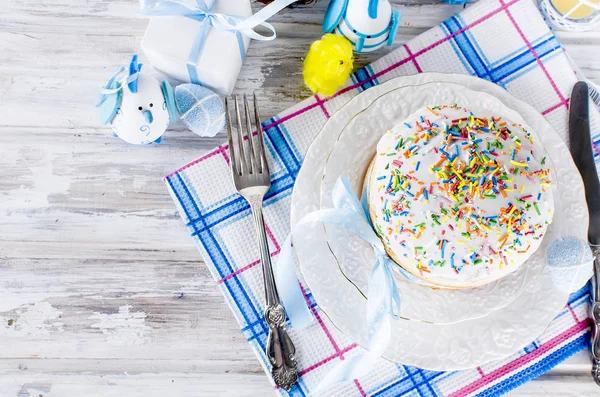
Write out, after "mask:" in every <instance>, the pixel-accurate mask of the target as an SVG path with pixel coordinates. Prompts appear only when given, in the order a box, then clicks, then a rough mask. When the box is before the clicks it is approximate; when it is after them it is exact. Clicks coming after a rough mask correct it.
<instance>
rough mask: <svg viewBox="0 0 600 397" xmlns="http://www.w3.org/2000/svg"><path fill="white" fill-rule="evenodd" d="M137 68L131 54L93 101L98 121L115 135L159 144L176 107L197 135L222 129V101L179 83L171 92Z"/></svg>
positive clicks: (210, 94)
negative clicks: (174, 90) (126, 65)
mask: <svg viewBox="0 0 600 397" xmlns="http://www.w3.org/2000/svg"><path fill="white" fill-rule="evenodd" d="M141 69H142V64H140V63H138V61H137V55H134V56H133V58H132V59H131V62H130V64H129V68H128V69H127V70H126V68H125V67H121V68H120V69H119V71H118V72H117V73H116V74H115V75H113V76H112V77H111V78H110V79H109V80H108V82H107V83H106V85H105V86H104V87H103V88H102V90H101V93H100V96H99V97H98V99H97V101H96V106H97V107H99V108H100V121H101V122H102V124H109V123H110V125H111V127H112V130H113V133H114V135H115V136H117V137H119V138H121V139H123V140H124V141H125V142H128V143H132V144H136V145H144V144H150V143H159V142H160V141H161V139H162V135H163V134H164V133H165V131H166V130H167V128H168V127H169V125H170V124H171V123H172V122H174V121H175V120H177V117H178V115H179V113H178V110H179V112H180V113H181V119H182V121H183V122H184V124H185V125H186V126H187V127H188V128H189V129H191V130H192V131H193V132H195V133H196V134H198V135H200V136H214V135H216V134H217V133H218V132H219V131H220V130H221V129H222V128H223V126H224V125H225V109H224V106H223V101H222V100H221V98H219V96H218V95H217V94H215V93H214V92H213V91H211V90H209V89H208V88H205V87H202V86H199V85H196V84H183V85H181V86H178V87H177V90H178V94H174V93H173V88H172V87H171V85H170V84H169V83H168V82H167V81H162V82H159V81H158V80H157V79H155V78H154V77H152V76H151V75H149V74H143V73H140V72H141ZM125 72H126V73H125ZM178 100H179V101H180V102H181V103H178Z"/></svg>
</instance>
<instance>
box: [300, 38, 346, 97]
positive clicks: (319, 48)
mask: <svg viewBox="0 0 600 397" xmlns="http://www.w3.org/2000/svg"><path fill="white" fill-rule="evenodd" d="M352 66H353V58H352V43H350V41H349V40H348V39H346V38H345V37H343V36H339V35H336V34H326V35H324V36H323V37H322V38H321V40H317V41H315V42H314V43H312V44H311V45H310V49H309V50H308V54H307V55H306V59H304V73H303V74H304V83H305V84H306V85H307V86H308V88H310V89H311V91H312V92H313V93H314V94H321V95H325V96H331V95H333V94H335V92H336V91H337V90H338V88H340V87H341V86H342V85H343V84H344V83H345V82H346V80H348V77H350V73H352Z"/></svg>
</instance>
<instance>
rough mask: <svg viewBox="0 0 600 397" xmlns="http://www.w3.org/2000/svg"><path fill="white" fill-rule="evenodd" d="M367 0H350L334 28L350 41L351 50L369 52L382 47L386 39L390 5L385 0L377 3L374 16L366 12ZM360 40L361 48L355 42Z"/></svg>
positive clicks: (390, 12)
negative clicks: (344, 12)
mask: <svg viewBox="0 0 600 397" xmlns="http://www.w3.org/2000/svg"><path fill="white" fill-rule="evenodd" d="M368 8H369V0H350V2H349V5H348V8H347V9H346V14H345V15H344V17H343V18H342V19H341V21H340V23H339V25H338V26H337V28H336V33H337V34H341V35H342V36H345V37H346V38H347V39H349V40H350V41H351V42H352V46H353V50H354V51H355V52H359V53H369V52H373V51H375V50H378V49H379V48H381V47H383V46H384V45H385V44H386V43H387V40H388V37H389V31H390V20H391V18H392V7H391V6H390V3H389V2H388V1H387V0H381V1H379V2H378V3H377V13H376V17H375V18H371V17H370V16H369V13H368ZM359 40H362V45H361V48H360V49H359V48H357V43H358V42H359Z"/></svg>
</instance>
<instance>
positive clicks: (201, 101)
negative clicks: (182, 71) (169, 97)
mask: <svg viewBox="0 0 600 397" xmlns="http://www.w3.org/2000/svg"><path fill="white" fill-rule="evenodd" d="M175 104H176V106H177V111H178V112H179V115H180V117H181V120H183V122H184V123H185V125H186V126H187V127H188V128H189V129H190V130H192V131H193V132H194V133H196V134H198V135H200V136H207V137H210V136H215V135H217V134H218V133H219V131H221V130H222V129H223V127H224V126H225V107H224V105H223V101H222V100H221V98H220V97H219V96H218V95H217V94H216V93H214V92H213V91H212V90H210V89H208V88H206V87H203V86H201V85H198V84H182V85H179V86H177V87H175Z"/></svg>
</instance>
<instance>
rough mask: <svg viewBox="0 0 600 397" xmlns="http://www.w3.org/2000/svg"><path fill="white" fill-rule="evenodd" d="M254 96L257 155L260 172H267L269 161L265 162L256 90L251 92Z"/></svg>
mask: <svg viewBox="0 0 600 397" xmlns="http://www.w3.org/2000/svg"><path fill="white" fill-rule="evenodd" d="M253 97H254V122H255V123H256V131H257V133H258V141H259V147H258V157H259V158H260V164H261V172H266V173H267V174H268V173H269V163H267V152H266V150H265V141H264V139H263V128H262V123H261V122H260V114H259V112H258V102H257V101H256V92H254V93H253Z"/></svg>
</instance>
